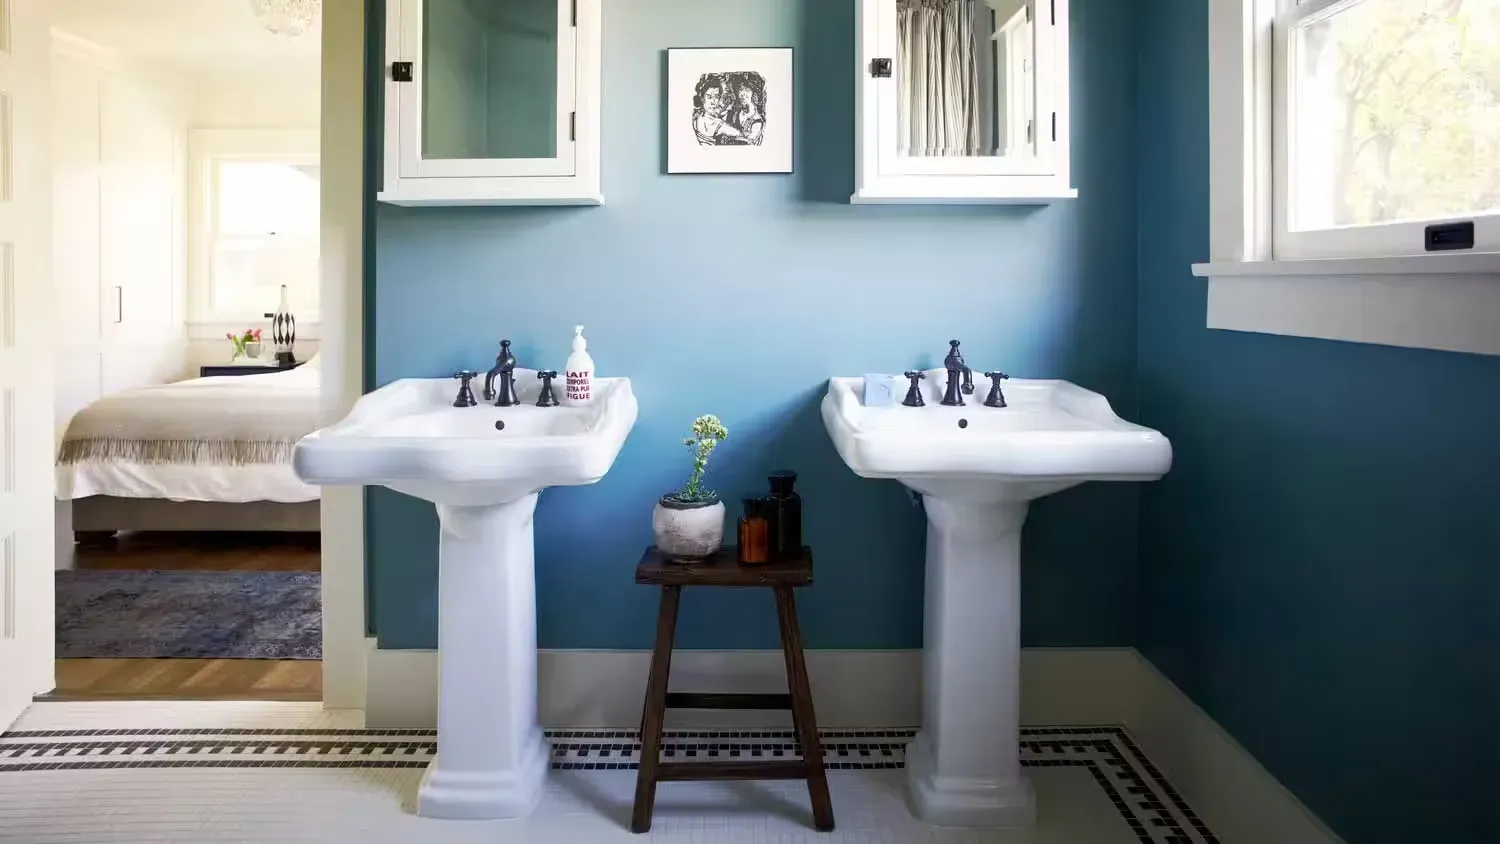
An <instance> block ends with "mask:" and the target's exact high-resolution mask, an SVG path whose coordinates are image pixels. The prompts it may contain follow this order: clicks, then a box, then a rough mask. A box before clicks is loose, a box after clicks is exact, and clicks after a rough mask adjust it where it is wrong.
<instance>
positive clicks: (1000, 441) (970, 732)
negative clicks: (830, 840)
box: [822, 369, 1172, 826]
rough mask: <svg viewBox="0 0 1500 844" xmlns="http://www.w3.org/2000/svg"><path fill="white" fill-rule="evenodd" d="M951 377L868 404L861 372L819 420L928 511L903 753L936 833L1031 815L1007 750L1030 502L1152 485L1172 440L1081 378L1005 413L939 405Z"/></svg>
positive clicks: (843, 453) (914, 800)
mask: <svg viewBox="0 0 1500 844" xmlns="http://www.w3.org/2000/svg"><path fill="white" fill-rule="evenodd" d="M946 376H947V373H946V372H945V371H944V370H941V369H937V370H931V371H929V372H928V373H927V378H926V379H925V380H924V381H922V384H921V386H922V391H923V398H924V400H925V401H926V403H927V404H926V406H925V407H906V406H904V405H901V404H896V405H893V406H889V407H865V406H864V402H863V399H862V397H863V395H864V379H863V378H831V379H829V382H828V393H827V395H826V396H824V398H823V408H822V409H823V423H824V425H826V426H827V428H828V435H829V436H830V437H831V438H832V439H833V443H834V446H835V447H836V448H837V449H838V452H839V456H840V457H842V458H843V459H844V462H845V463H847V464H848V465H849V468H851V469H853V470H854V472H855V474H857V475H859V476H861V477H865V478H890V479H894V480H898V481H900V482H902V483H903V484H905V485H906V486H908V487H909V488H911V489H913V490H915V491H917V492H919V493H921V494H922V496H923V498H922V500H923V504H924V507H925V510H926V512H927V564H926V565H927V579H926V597H925V608H924V620H923V649H924V653H923V695H922V729H921V731H920V732H918V734H917V736H916V738H915V739H913V740H912V744H911V747H910V748H908V750H907V762H906V778H907V789H908V794H909V797H910V802H911V807H912V811H913V812H914V813H915V814H917V815H918V816H919V817H921V818H923V819H924V820H927V821H929V822H932V823H936V824H941V825H945V826H1019V825H1025V824H1029V823H1032V822H1033V821H1034V820H1035V817H1036V798H1035V795H1034V793H1033V791H1032V788H1031V784H1030V783H1029V782H1028V781H1027V780H1026V777H1025V775H1024V774H1023V773H1022V771H1021V765H1020V758H1019V755H1018V753H1019V740H1020V738H1019V718H1020V694H1019V674H1018V669H1019V666H1020V655H1021V650H1020V648H1021V639H1020V634H1021V603H1020V598H1021V527H1022V525H1023V524H1025V521H1026V511H1027V508H1028V506H1029V504H1030V502H1031V501H1032V500H1033V499H1036V498H1040V497H1042V496H1044V495H1050V494H1051V493H1054V492H1058V491H1059V490H1063V489H1067V488H1068V487H1071V486H1076V485H1078V484H1080V483H1083V482H1085V481H1149V480H1155V479H1157V478H1159V477H1161V476H1162V475H1163V474H1165V473H1166V471H1167V470H1168V469H1169V468H1171V465H1172V446H1171V444H1170V443H1169V442H1167V439H1166V437H1164V436H1162V435H1161V434H1160V433H1159V432H1157V431H1153V430H1151V429H1150V428H1143V427H1141V426H1139V425H1133V424H1131V423H1129V422H1126V421H1125V420H1123V419H1121V418H1120V417H1118V416H1116V415H1115V413H1114V411H1113V410H1112V409H1111V408H1110V406H1109V402H1108V401H1107V400H1105V398H1104V397H1103V396H1101V395H1099V394H1098V393H1094V392H1090V391H1088V390H1085V389H1083V388H1082V387H1079V386H1077V385H1076V384H1070V383H1068V382H1066V381H1027V380H1010V381H1005V382H1004V394H1005V398H1006V401H1007V404H1008V405H1009V406H1008V407H1004V408H992V407H986V406H985V405H984V403H983V402H984V398H985V396H986V395H987V393H988V388H987V387H978V389H976V390H975V392H974V393H973V394H972V395H967V396H964V401H965V402H966V403H967V404H966V405H964V406H962V407H944V406H942V405H941V404H940V400H941V398H942V394H943V385H944V383H945V380H946ZM902 386H903V389H902V390H901V391H899V392H898V393H897V395H898V396H899V395H904V394H905V389H904V387H905V385H904V384H903V385H902ZM976 386H977V385H976ZM1087 528H1088V526H1087V525H1081V526H1080V529H1083V530H1087Z"/></svg>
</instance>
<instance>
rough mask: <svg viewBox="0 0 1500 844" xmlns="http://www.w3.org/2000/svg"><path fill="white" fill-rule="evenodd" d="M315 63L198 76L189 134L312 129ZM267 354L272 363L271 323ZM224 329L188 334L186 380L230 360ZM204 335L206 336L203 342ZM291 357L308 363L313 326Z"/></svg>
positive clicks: (302, 329) (316, 104)
mask: <svg viewBox="0 0 1500 844" xmlns="http://www.w3.org/2000/svg"><path fill="white" fill-rule="evenodd" d="M318 73H319V68H318V66H317V64H316V63H314V64H311V65H310V66H308V67H305V68H303V67H298V68H290V69H281V70H272V71H270V72H256V73H227V72H225V73H209V74H203V75H200V76H199V78H198V79H197V80H196V82H195V84H194V88H193V92H192V102H191V107H190V110H189V114H188V126H189V128H190V129H310V130H313V131H316V130H317V129H318V126H319V124H320V123H321V120H322V113H321V109H322V102H321V94H320V89H321V87H322V86H321V85H320V84H319V81H318V80H319V77H318ZM261 327H263V328H265V329H266V338H267V342H266V344H265V345H266V350H265V351H264V352H263V353H262V355H263V356H265V357H270V356H271V354H272V352H271V348H270V346H271V344H270V342H269V338H270V322H269V321H265V324H264V325H263V326H261ZM221 328H222V326H214V327H213V330H212V331H207V332H205V331H192V330H191V329H190V331H189V339H188V341H187V343H188V346H187V368H186V372H185V374H186V375H187V376H197V374H198V367H200V366H204V365H209V364H222V363H226V362H228V360H229V355H230V346H229V341H228V340H226V339H224V337H223V332H222V330H220V329H221ZM205 333H207V335H208V336H202V335H203V334H205ZM298 335H299V337H300V339H298V341H297V344H296V347H295V351H296V355H297V358H298V359H299V360H306V359H308V358H310V357H312V356H313V354H315V353H316V352H317V350H318V344H317V341H316V339H314V338H316V336H317V331H316V327H315V326H311V325H299V327H298Z"/></svg>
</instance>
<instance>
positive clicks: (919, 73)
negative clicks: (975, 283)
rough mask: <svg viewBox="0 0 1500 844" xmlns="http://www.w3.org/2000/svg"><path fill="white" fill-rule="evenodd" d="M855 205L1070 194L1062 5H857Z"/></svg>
mask: <svg viewBox="0 0 1500 844" xmlns="http://www.w3.org/2000/svg"><path fill="white" fill-rule="evenodd" d="M858 3H859V5H858V6H857V10H858V14H857V27H858V35H857V37H858V44H859V65H858V70H857V74H858V77H857V78H858V99H857V101H856V111H857V113H858V118H857V122H858V130H857V131H858V136H857V138H856V145H855V149H856V162H857V163H856V179H855V182H856V184H855V194H854V196H853V197H852V201H854V202H934V203H942V202H995V203H1006V202H1016V203H1030V202H1032V201H1037V202H1047V201H1051V200H1053V199H1062V198H1069V197H1072V196H1074V195H1076V192H1075V191H1074V190H1073V189H1072V187H1071V176H1070V168H1069V154H1070V152H1069V149H1070V145H1069V139H1068V134H1069V130H1070V121H1069V96H1068V86H1069V83H1068V77H1069V74H1068V61H1069V48H1068V30H1069V27H1068V2H1067V0H949V2H943V3H932V2H928V1H927V0H858Z"/></svg>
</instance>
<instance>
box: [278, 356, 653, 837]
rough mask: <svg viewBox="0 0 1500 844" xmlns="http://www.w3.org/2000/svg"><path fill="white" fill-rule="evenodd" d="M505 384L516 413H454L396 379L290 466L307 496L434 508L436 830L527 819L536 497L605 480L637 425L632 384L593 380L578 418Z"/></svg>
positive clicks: (540, 761) (538, 782) (451, 385)
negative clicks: (373, 489) (372, 488)
mask: <svg viewBox="0 0 1500 844" xmlns="http://www.w3.org/2000/svg"><path fill="white" fill-rule="evenodd" d="M515 377H516V387H517V393H518V395H519V398H520V400H521V404H519V405H517V406H514V407H495V406H493V405H491V404H490V403H488V402H484V401H481V402H480V403H479V405H478V406H477V407H453V398H454V396H455V395H457V393H458V384H457V382H455V381H451V380H447V379H409V380H403V381H396V382H394V383H392V384H389V385H387V386H385V387H382V388H380V389H379V390H376V391H375V392H373V393H370V394H369V395H367V396H365V397H363V398H361V399H360V400H359V401H358V402H357V403H356V404H355V405H354V409H353V410H351V411H350V413H349V415H348V416H347V417H345V418H344V419H343V420H342V421H340V422H338V423H337V424H335V425H332V426H330V427H328V428H324V429H323V430H321V431H317V432H315V433H313V434H309V435H308V436H306V437H304V438H303V439H302V441H301V442H299V443H298V444H297V449H296V452H295V454H294V456H293V464H294V466H295V468H296V471H297V475H298V476H299V477H301V478H302V479H303V480H304V481H307V482H308V483H312V484H318V485H321V486H334V485H362V486H363V485H377V486H385V487H389V488H390V489H394V490H396V491H398V492H403V493H406V494H407V495H411V496H415V497H417V498H422V499H425V500H427V501H431V502H433V504H434V505H435V506H436V508H437V513H438V521H439V524H440V527H441V529H440V531H439V535H438V652H439V655H438V658H439V666H440V667H439V671H440V674H441V676H440V681H439V692H438V753H437V756H436V758H434V760H433V762H432V764H431V765H430V766H429V767H428V769H427V774H426V776H425V777H424V778H423V780H422V786H421V790H420V792H419V794H418V802H417V813H418V814H421V815H426V816H430V817H440V818H486V819H497V818H516V817H524V816H526V815H528V814H530V812H531V810H532V809H533V808H534V807H535V806H536V802H537V800H538V798H539V797H540V796H541V791H542V784H543V782H544V781H545V779H546V774H547V767H548V762H549V759H550V753H549V751H548V749H547V742H546V739H545V738H544V737H543V735H542V730H541V726H540V725H539V724H538V723H537V715H536V712H537V706H536V681H537V673H536V671H537V668H536V577H535V565H534V559H533V555H532V552H533V546H532V521H531V518H532V514H533V513H534V512H535V510H536V501H537V495H538V493H540V491H541V490H543V489H545V488H546V487H549V486H577V485H581V484H591V483H594V482H596V481H598V480H599V479H600V478H602V477H604V474H605V473H606V472H608V471H609V468H610V466H612V465H613V464H614V461H615V456H616V455H618V454H619V452H620V447H621V446H622V445H623V444H624V442H625V437H626V436H627V435H628V434H629V433H630V429H631V427H632V426H634V425H635V418H636V411H637V408H636V401H635V394H634V393H632V392H631V389H630V381H629V380H628V379H624V378H599V379H595V381H594V387H595V399H594V402H593V403H592V404H591V405H589V406H587V407H536V406H535V404H536V399H537V396H538V395H539V394H540V392H541V389H540V384H539V383H538V381H537V378H536V372H535V371H534V370H524V369H517V370H516V372H515ZM554 389H555V390H559V391H560V389H561V385H560V384H559V385H557V386H556V387H555V388H554Z"/></svg>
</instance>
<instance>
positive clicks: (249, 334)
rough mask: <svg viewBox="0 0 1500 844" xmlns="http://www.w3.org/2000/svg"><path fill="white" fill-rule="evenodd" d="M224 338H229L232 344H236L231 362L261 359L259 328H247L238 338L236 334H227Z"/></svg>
mask: <svg viewBox="0 0 1500 844" xmlns="http://www.w3.org/2000/svg"><path fill="white" fill-rule="evenodd" d="M224 336H225V337H227V338H229V342H230V343H233V344H234V355H233V356H232V357H231V358H230V360H231V361H236V360H239V359H240V358H246V357H247V358H250V359H251V360H254V359H255V358H258V357H260V348H261V347H260V329H259V328H247V329H245V330H244V331H242V332H240V334H239V335H238V336H236V335H234V334H225V335H224Z"/></svg>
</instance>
